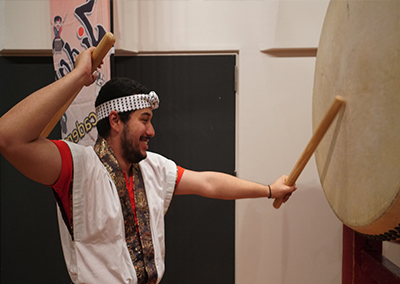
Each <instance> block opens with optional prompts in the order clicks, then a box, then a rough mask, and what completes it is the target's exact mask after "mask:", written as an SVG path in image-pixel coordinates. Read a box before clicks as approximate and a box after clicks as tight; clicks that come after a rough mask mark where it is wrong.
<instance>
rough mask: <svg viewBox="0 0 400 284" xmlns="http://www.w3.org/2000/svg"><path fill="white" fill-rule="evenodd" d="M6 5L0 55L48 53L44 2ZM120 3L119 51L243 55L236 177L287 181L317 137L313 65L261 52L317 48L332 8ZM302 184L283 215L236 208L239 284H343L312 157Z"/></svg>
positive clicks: (256, 205)
mask: <svg viewBox="0 0 400 284" xmlns="http://www.w3.org/2000/svg"><path fill="white" fill-rule="evenodd" d="M0 3H1V4H0V8H1V9H2V11H0V16H1V17H0V18H1V19H4V20H1V21H5V27H2V28H1V29H0V40H1V42H0V50H1V49H50V47H51V45H50V44H51V30H50V18H49V16H48V15H49V12H48V4H47V1H42V0H41V1H32V0H29V1H28V0H25V1H15V0H12V1H11V0H6V1H0ZM114 3H115V14H116V15H115V20H114V22H115V34H116V37H117V44H116V49H117V50H125V51H131V52H150V53H158V52H163V53H165V52H166V53H168V52H172V53H180V52H185V53H187V52H189V53H190V52H196V53H212V52H229V53H236V54H238V55H237V59H238V70H239V77H238V80H239V81H238V95H237V102H238V103H237V161H236V163H237V170H238V176H239V177H241V178H245V179H249V180H253V181H257V182H262V183H272V182H273V181H274V180H275V179H276V178H277V177H278V176H280V175H282V174H289V172H290V170H291V169H292V167H293V166H294V164H295V163H296V161H297V159H298V157H299V156H300V154H301V152H302V151H303V149H304V147H305V145H306V144H307V142H308V140H309V139H310V137H311V135H312V128H311V126H312V117H311V103H312V90H313V77H314V65H315V58H313V57H304V58H277V57H271V56H270V55H267V54H265V53H262V52H260V50H261V49H266V48H273V47H278V48H285V47H317V45H318V39H319V34H320V30H321V27H322V22H323V18H324V15H325V11H326V7H327V3H328V2H327V1H321V0H318V1H316V0H315V1H304V0H303V1H272V0H264V1H262V0H260V1H244V0H243V1H205V0H204V1H203V0H198V1H132V0H114ZM29 11H35V13H29ZM16 15H24V16H23V17H22V16H16ZM21 19H23V20H21ZM33 31H34V32H33ZM297 185H298V187H299V190H298V191H297V192H296V193H295V194H294V195H293V196H292V198H291V200H290V201H289V202H288V203H287V204H285V205H283V206H282V207H281V209H279V210H276V209H273V208H272V201H271V200H267V199H259V200H240V201H237V202H236V283H237V284H248V283H252V284H253V283H254V284H257V283H260V284H261V283H283V284H286V283H296V284H299V283H300V284H301V283H328V284H329V283H332V284H336V283H340V279H341V233H342V231H341V223H340V222H339V221H338V220H337V219H336V217H335V216H334V214H333V213H332V211H331V209H330V207H329V205H328V204H327V202H326V199H325V197H324V194H323V190H322V188H321V186H320V183H319V178H318V174H317V170H316V166H315V161H314V159H313V158H312V159H311V160H310V162H309V164H308V165H307V167H306V169H305V170H304V172H303V174H302V175H301V176H300V178H299V180H298V182H297Z"/></svg>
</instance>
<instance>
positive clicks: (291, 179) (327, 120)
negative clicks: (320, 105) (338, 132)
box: [274, 96, 345, 209]
mask: <svg viewBox="0 0 400 284" xmlns="http://www.w3.org/2000/svg"><path fill="white" fill-rule="evenodd" d="M344 103H345V100H344V98H343V97H341V96H336V98H335V101H334V102H333V103H332V105H331V107H330V109H329V110H328V112H327V113H326V114H325V117H324V119H323V120H322V121H321V123H320V125H319V126H318V128H317V130H316V131H315V133H314V135H313V136H312V137H311V140H310V142H308V144H307V147H306V148H305V149H304V152H303V153H302V154H301V156H300V158H299V160H298V161H297V163H296V165H295V166H294V168H293V169H292V171H291V172H290V174H289V176H288V178H287V180H286V184H287V185H289V186H292V185H294V184H295V182H296V180H297V178H298V177H299V175H300V174H301V172H302V171H303V169H304V167H305V166H306V165H307V163H308V160H310V158H311V156H312V154H313V153H314V151H315V149H316V148H317V146H318V144H319V142H321V140H322V138H323V137H324V135H325V133H326V131H327V130H328V128H329V126H330V125H331V124H332V122H333V120H334V118H335V117H336V115H337V114H338V112H339V110H340V109H341V107H342V106H343V104H344ZM282 202H283V197H281V198H276V199H275V200H274V207H275V208H276V209H278V208H279V207H281V205H282Z"/></svg>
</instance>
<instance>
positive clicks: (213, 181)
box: [175, 170, 297, 202]
mask: <svg viewBox="0 0 400 284" xmlns="http://www.w3.org/2000/svg"><path fill="white" fill-rule="evenodd" d="M286 178H287V177H286V176H281V177H280V178H278V179H277V180H276V181H275V182H274V183H273V184H271V185H270V187H271V196H270V195H269V187H268V186H266V185H262V184H259V183H255V182H251V181H247V180H243V179H240V178H237V177H234V176H231V175H227V174H223V173H218V172H195V171H190V170H185V172H184V173H183V175H182V178H181V180H180V182H179V184H178V186H177V187H176V189H175V194H177V195H183V194H196V195H200V196H204V197H210V198H217V199H241V198H258V197H271V198H278V197H284V196H286V198H285V200H284V202H286V201H287V199H288V198H289V197H290V194H291V193H292V192H293V191H295V190H296V188H297V187H296V186H287V185H285V181H286Z"/></svg>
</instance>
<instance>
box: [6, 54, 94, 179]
mask: <svg viewBox="0 0 400 284" xmlns="http://www.w3.org/2000/svg"><path fill="white" fill-rule="evenodd" d="M93 50H94V48H90V49H88V50H86V51H84V52H82V53H81V54H80V55H79V56H78V57H77V58H76V63H75V68H74V69H73V70H72V71H71V72H70V73H69V74H67V75H66V76H64V77H63V78H61V79H59V80H57V81H56V82H54V83H52V84H50V85H48V86H46V87H44V88H42V89H40V90H38V91H36V92H34V93H33V94H31V95H30V96H28V97H27V98H25V99H24V100H22V101H21V102H19V103H18V104H17V105H15V106H14V107H13V108H12V109H11V110H9V111H8V112H7V113H6V114H4V115H3V116H2V117H1V118H0V153H1V154H2V155H3V156H4V157H5V158H6V159H7V160H8V161H9V162H10V163H11V164H13V165H14V166H15V167H16V168H17V169H18V170H19V171H20V172H21V173H23V174H24V175H25V176H27V177H29V178H31V179H33V180H35V181H37V182H40V183H43V184H46V185H52V184H53V183H55V182H56V181H57V179H58V177H59V175H60V173H61V157H60V154H59V152H58V149H57V147H56V146H55V145H54V143H52V142H51V141H49V140H47V139H45V138H43V137H41V136H40V133H41V132H42V130H43V129H44V128H45V127H46V125H47V124H48V123H49V121H50V120H51V118H52V117H53V116H54V114H55V113H56V112H57V110H58V109H60V107H61V106H62V105H64V104H65V103H66V102H67V101H68V99H69V98H71V97H72V96H73V95H74V94H76V92H79V90H80V89H81V88H82V87H83V86H84V85H90V84H92V83H93V82H94V81H95V80H96V75H93V74H92V72H91V68H92V66H91V64H92V61H91V54H92V52H93Z"/></svg>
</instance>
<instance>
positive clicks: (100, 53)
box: [40, 32, 115, 137]
mask: <svg viewBox="0 0 400 284" xmlns="http://www.w3.org/2000/svg"><path fill="white" fill-rule="evenodd" d="M114 43H115V36H114V35H113V34H112V33H110V32H107V33H106V34H105V35H104V36H103V38H102V39H101V41H100V42H99V44H98V45H97V47H96V49H95V50H94V51H93V53H92V72H94V71H96V69H97V67H98V66H99V65H100V63H101V61H102V60H103V58H104V57H105V56H106V55H107V53H108V51H109V50H110V49H111V47H112V46H113V45H114ZM81 89H82V88H81ZM79 92H80V90H79V91H78V92H76V93H75V94H74V95H73V96H72V97H71V98H70V99H69V100H68V101H67V102H66V103H65V104H64V105H63V106H62V107H61V108H60V109H59V110H58V111H57V113H56V114H55V115H54V116H53V118H52V119H51V120H50V122H49V123H48V124H47V126H46V127H45V128H44V129H43V131H42V133H41V134H40V136H42V137H47V136H48V135H49V134H50V132H51V131H52V130H53V128H54V126H56V124H57V123H58V121H59V120H60V119H61V117H62V116H63V114H64V113H65V112H66V110H67V109H68V108H69V106H70V105H71V103H72V102H73V101H74V99H75V98H76V96H77V95H78V94H79Z"/></svg>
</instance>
